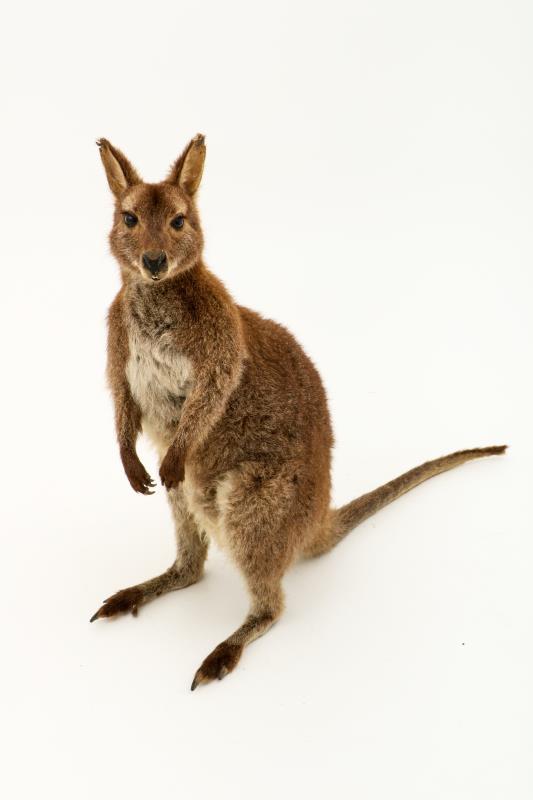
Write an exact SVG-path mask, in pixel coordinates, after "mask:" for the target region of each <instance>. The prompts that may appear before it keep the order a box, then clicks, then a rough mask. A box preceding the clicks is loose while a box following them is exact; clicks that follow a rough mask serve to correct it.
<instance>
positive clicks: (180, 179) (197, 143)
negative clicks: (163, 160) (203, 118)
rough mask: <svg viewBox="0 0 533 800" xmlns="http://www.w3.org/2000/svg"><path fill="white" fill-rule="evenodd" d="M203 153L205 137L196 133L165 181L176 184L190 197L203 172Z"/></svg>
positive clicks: (196, 188) (195, 190)
mask: <svg viewBox="0 0 533 800" xmlns="http://www.w3.org/2000/svg"><path fill="white" fill-rule="evenodd" d="M205 152H206V150H205V136H203V135H202V134H201V133H197V134H196V136H195V137H194V139H192V140H191V141H190V142H189V144H188V145H187V147H186V148H185V150H184V151H183V153H182V154H181V156H180V157H179V158H178V159H177V160H176V161H175V163H174V165H173V166H172V169H171V170H170V174H169V176H168V178H167V181H168V182H169V183H174V184H176V185H177V186H179V187H180V188H181V189H183V191H185V192H187V194H189V195H191V197H192V196H193V195H194V194H196V192H197V190H198V187H199V186H200V181H201V180H202V172H203V171H204V161H205Z"/></svg>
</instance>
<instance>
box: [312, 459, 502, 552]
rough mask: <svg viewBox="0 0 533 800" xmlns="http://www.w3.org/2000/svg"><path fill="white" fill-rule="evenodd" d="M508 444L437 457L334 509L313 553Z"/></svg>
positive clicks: (335, 542)
mask: <svg viewBox="0 0 533 800" xmlns="http://www.w3.org/2000/svg"><path fill="white" fill-rule="evenodd" d="M506 448H507V445H495V446H493V447H479V448H476V449H474V450H461V451H459V452H458V453H451V454H450V455H448V456H443V457H442V458H436V459H435V460H434V461H426V463H425V464H421V466H419V467H415V468H414V469H411V470H409V472H404V474H403V475H400V476H399V477H398V478H394V480H392V481H389V483H385V484H384V485H383V486H380V487H379V488H378V489H374V491H373V492H368V494H363V495H361V497H358V498H357V499H356V500H352V501H351V503H346V505H344V506H341V508H337V509H334V510H332V512H331V517H330V527H329V531H328V535H327V540H326V541H324V540H322V542H321V543H320V544H319V543H318V542H317V545H318V546H317V548H316V549H314V553H315V554H316V555H318V554H319V553H321V552H322V553H323V552H326V551H327V550H330V549H331V548H332V547H334V546H335V545H336V544H337V543H338V542H340V541H341V539H343V538H344V537H345V536H346V534H347V533H349V532H350V531H351V530H352V529H353V528H355V527H356V525H359V524H360V523H361V522H363V521H364V520H365V519H367V518H368V517H371V516H372V514H375V513H376V511H379V510H380V509H381V508H383V507H384V506H386V505H388V504H389V503H392V501H393V500H396V499H397V498H398V497H400V496H401V495H402V494H405V493H406V492H409V491H410V490H411V489H414V488H415V486H418V485H419V484H420V483H423V482H424V481H427V480H428V478H433V477H434V476H435V475H439V474H440V473H441V472H446V471H447V470H449V469H453V468H454V467H458V466H459V465H460V464H464V463H465V461H472V460H473V459H474V458H483V457H484V456H496V455H501V454H502V453H505V450H506Z"/></svg>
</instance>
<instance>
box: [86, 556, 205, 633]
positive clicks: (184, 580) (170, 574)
mask: <svg viewBox="0 0 533 800" xmlns="http://www.w3.org/2000/svg"><path fill="white" fill-rule="evenodd" d="M201 575H202V565H201V564H200V565H198V564H195V565H191V564H190V563H189V564H187V565H185V566H182V567H177V566H175V565H173V566H172V567H170V569H167V571H166V572H163V574H162V575H158V576H157V578H152V580H150V581H145V582H144V583H140V584H139V585H138V586H130V587H129V588H128V589H121V590H120V592H116V594H113V595H111V597H108V598H107V600H104V602H103V604H102V605H101V606H100V608H99V609H98V611H97V612H96V614H93V615H92V617H91V619H90V620H89V622H94V621H95V620H96V619H102V618H104V617H115V616H117V615H118V614H130V613H131V614H133V616H134V617H136V616H137V613H138V611H139V608H140V607H141V606H142V605H144V603H147V602H148V601H149V600H152V599H153V598H155V597H159V596H160V595H162V594H165V593H166V592H172V591H174V590H175V589H184V588H185V587H186V586H190V585H191V584H192V583H196V581H198V580H199V579H200V577H201Z"/></svg>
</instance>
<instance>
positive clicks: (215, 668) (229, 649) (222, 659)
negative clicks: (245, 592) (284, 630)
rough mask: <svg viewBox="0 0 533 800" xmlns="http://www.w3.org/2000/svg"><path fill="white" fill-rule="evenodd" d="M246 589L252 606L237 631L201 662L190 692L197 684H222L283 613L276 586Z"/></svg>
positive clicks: (260, 585) (281, 598) (280, 591)
mask: <svg viewBox="0 0 533 800" xmlns="http://www.w3.org/2000/svg"><path fill="white" fill-rule="evenodd" d="M249 588H250V594H251V596H252V603H251V607H250V611H249V613H248V616H247V617H246V619H245V621H244V622H243V624H242V625H241V626H240V628H237V630H236V631H235V632H234V633H232V634H231V636H228V638H227V639H226V640H225V641H223V642H221V644H219V645H218V646H217V647H215V649H214V650H213V652H212V653H210V654H209V655H208V656H207V658H206V659H204V661H203V663H202V665H201V667H200V668H199V669H198V670H197V672H196V675H195V676H194V680H193V682H192V686H191V690H192V691H194V690H195V689H196V687H197V686H199V685H200V684H201V683H209V682H210V681H213V680H215V678H217V679H218V680H222V678H223V677H224V676H225V675H227V674H228V673H229V672H231V671H232V670H233V669H235V667H236V666H237V664H238V663H239V659H240V657H241V655H242V651H243V650H244V648H245V647H246V645H247V644H250V642H253V641H254V639H257V638H258V637H259V636H261V635H262V634H263V633H266V631H267V630H268V629H269V628H270V627H271V626H272V625H273V624H274V622H275V621H276V619H277V618H278V617H279V616H280V614H281V612H282V610H283V592H282V589H281V584H280V583H279V582H276V583H268V582H265V581H257V582H256V583H255V584H253V585H250V586H249Z"/></svg>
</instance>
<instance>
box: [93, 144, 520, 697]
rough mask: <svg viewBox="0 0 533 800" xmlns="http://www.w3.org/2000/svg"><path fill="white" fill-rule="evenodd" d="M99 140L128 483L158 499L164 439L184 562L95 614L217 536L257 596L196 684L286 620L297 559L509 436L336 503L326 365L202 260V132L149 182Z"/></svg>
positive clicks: (130, 606)
mask: <svg viewBox="0 0 533 800" xmlns="http://www.w3.org/2000/svg"><path fill="white" fill-rule="evenodd" d="M97 144H98V146H99V148H100V155H101V157H102V161H103V164H104V168H105V171H106V175H107V180H108V183H109V186H110V188H111V191H112V192H113V194H114V197H115V214H114V222H113V228H112V230H111V234H110V244H111V250H112V253H113V255H114V256H115V258H116V259H117V261H118V263H119V266H120V273H121V277H122V287H121V289H120V291H119V293H118V294H117V296H116V298H115V300H114V301H113V303H112V305H111V308H110V310H109V318H108V324H109V327H108V364H107V375H108V380H109V385H110V388H111V393H112V396H113V400H114V405H115V420H116V431H117V438H118V444H119V449H120V456H121V459H122V464H123V466H124V471H125V473H126V476H127V478H128V480H129V482H130V484H131V486H132V487H133V489H134V490H135V491H136V492H141V493H142V494H152V493H153V487H154V486H155V484H154V482H153V481H152V480H151V478H150V476H149V475H148V473H147V472H146V470H145V468H144V467H143V465H142V464H141V462H140V460H139V458H138V456H137V452H136V439H137V436H138V434H139V433H140V432H141V430H142V431H143V432H145V433H146V434H147V435H148V436H149V438H150V439H151V440H152V442H153V443H154V445H155V447H156V449H157V451H158V454H159V457H160V470H159V475H160V478H161V483H162V484H163V486H164V487H166V490H167V496H168V499H169V502H170V507H171V510H172V514H173V517H174V521H175V527H176V539H177V557H176V560H175V562H174V563H173V564H172V566H171V567H170V568H169V569H168V570H167V571H166V572H164V573H163V574H162V575H159V576H157V577H156V578H152V580H148V581H145V582H144V583H141V584H139V585H138V586H132V587H130V588H128V589H123V590H122V591H120V592H117V593H116V594H114V595H113V596H112V597H110V598H108V599H107V600H106V601H104V604H103V605H102V607H101V608H100V609H99V610H98V611H97V612H96V614H94V616H93V617H92V618H91V622H92V621H93V620H95V619H98V618H101V617H112V616H114V615H116V614H119V613H122V612H132V613H133V614H137V610H138V609H139V607H140V606H141V605H142V604H143V603H146V602H147V601H149V600H151V599H152V598H154V597H157V596H159V595H161V594H163V593H164V592H170V591H173V590H174V589H183V588H184V587H186V586H190V585H191V584H192V583H195V582H196V581H197V580H198V579H199V578H200V577H201V575H202V572H203V567H204V561H205V558H206V556H207V549H208V544H209V541H210V539H211V538H212V539H214V540H215V541H216V542H217V543H218V544H219V545H220V546H221V547H222V548H225V549H226V550H227V551H228V553H229V554H230V555H231V558H232V559H233V561H234V562H235V564H236V565H237V567H238V568H239V569H240V570H241V572H242V574H243V575H244V578H245V580H246V583H247V586H248V589H249V593H250V597H251V606H250V611H249V613H248V616H247V617H246V619H245V620H244V622H243V624H242V625H241V626H240V627H239V628H238V629H237V630H236V631H235V632H234V633H232V634H231V636H229V637H228V638H227V639H226V640H225V641H223V642H222V643H221V644H219V645H218V647H216V648H215V649H214V650H213V652H212V653H210V655H208V656H207V658H206V659H205V660H204V662H203V663H202V665H201V666H200V668H199V669H198V671H197V672H196V674H195V676H194V680H193V682H192V687H191V688H192V689H195V688H196V687H197V686H198V685H199V684H201V683H206V682H208V681H211V680H213V679H214V678H218V679H220V678H223V677H224V676H225V675H227V674H228V672H231V671H232V670H233V669H234V668H235V666H236V665H237V663H238V661H239V659H240V657H241V655H242V651H243V649H244V647H245V646H246V645H247V644H249V643H250V642H251V641H253V640H254V639H256V638H257V637H258V636H260V635H261V634H263V633H264V632H265V631H267V630H268V629H269V628H270V627H271V625H272V624H273V623H274V622H275V621H276V620H277V619H278V617H279V616H280V614H281V612H282V608H283V592H282V586H281V582H282V578H283V575H284V573H285V571H286V570H287V568H288V567H289V565H290V564H291V562H293V561H294V559H295V558H296V557H297V556H316V555H320V554H322V553H326V552H327V551H328V550H330V549H331V548H332V547H334V546H335V545H336V544H337V543H338V542H339V541H340V540H341V539H342V538H343V537H344V536H345V535H346V534H347V533H348V532H349V531H351V530H352V528H354V527H355V526H356V525H358V524H359V523H360V522H362V521H363V520H364V519H366V518H367V517H369V516H370V515H371V514H374V513H375V512H376V511H378V510H379V509H380V508H383V506H385V505H387V503H390V502H392V501H393V500H395V499H396V498H397V497H399V496H400V495H402V494H404V493H405V492H407V491H409V490H410V489H413V488H414V487H415V486H418V484H419V483H422V481H425V480H427V479H428V478H431V477H433V476H434V475H438V474H439V473H441V472H444V471H445V470H448V469H451V468H452V467H456V466H458V465H459V464H463V463H464V462H465V461H469V460H471V459H474V458H479V457H481V456H489V455H496V454H500V453H503V452H504V451H505V446H494V447H485V448H480V449H475V450H463V451H461V452H458V453H453V454H452V455H448V456H445V457H443V458H438V459H436V460H435V461H429V462H427V463H426V464H423V465H422V466H420V467H416V468H415V469H412V470H410V471H409V472H406V473H405V474H404V475H401V476H400V477H399V478H396V479H395V480H392V481H390V483H387V484H385V485H384V486H381V487H380V488H378V489H375V490H374V491H373V492H370V493H369V494H365V495H363V496H362V497H359V498H358V499H356V500H353V501H352V502H351V503H348V504H347V505H345V506H342V508H339V509H336V510H335V509H331V508H330V461H331V448H332V444H333V435H332V430H331V424H330V417H329V412H328V406H327V401H326V395H325V392H324V389H323V386H322V382H321V380H320V376H319V375H318V372H317V370H316V369H315V367H314V365H313V364H312V362H311V361H310V359H309V358H308V357H307V355H306V354H305V353H304V351H303V350H302V348H301V347H300V345H299V344H298V343H297V342H296V340H295V339H294V337H293V336H292V335H291V334H290V333H289V332H288V331H287V330H286V329H285V328H283V327H282V326H281V325H278V324H276V323H275V322H271V321H270V320H267V319H263V318H262V317H261V316H260V315H259V314H256V313H255V312H254V311H250V310H249V309H248V308H244V307H242V306H238V305H236V303H235V302H234V301H233V300H232V298H231V297H230V295H229V294H228V292H227V291H226V289H225V288H224V286H223V285H222V283H221V282H220V281H219V280H218V278H216V277H215V276H214V275H213V274H212V273H211V272H210V271H209V270H208V269H207V267H206V266H205V264H204V263H203V260H202V248H203V235H202V229H201V226H200V220H199V216H198V210H197V207H196V194H197V191H198V187H199V185H200V180H201V177H202V171H203V167H204V160H205V153H206V148H205V141H204V137H203V136H201V135H197V136H196V137H195V138H194V139H192V141H191V142H190V143H189V145H188V146H187V147H186V148H185V150H184V152H183V153H182V155H181V156H180V157H179V158H178V159H177V160H176V162H175V163H174V164H173V166H172V168H171V170H170V173H169V175H168V177H167V178H166V180H164V181H162V182H161V183H156V184H150V183H144V182H143V181H142V180H141V178H140V177H139V175H138V174H137V172H136V170H135V169H134V168H133V166H132V165H131V163H130V162H129V161H128V159H127V158H126V157H125V156H124V155H123V153H122V152H121V151H120V150H118V149H117V148H116V147H113V145H112V144H111V143H110V142H108V141H107V140H106V139H100V140H99V141H98V142H97Z"/></svg>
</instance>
